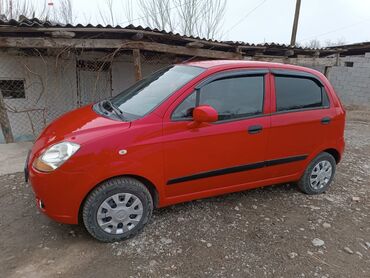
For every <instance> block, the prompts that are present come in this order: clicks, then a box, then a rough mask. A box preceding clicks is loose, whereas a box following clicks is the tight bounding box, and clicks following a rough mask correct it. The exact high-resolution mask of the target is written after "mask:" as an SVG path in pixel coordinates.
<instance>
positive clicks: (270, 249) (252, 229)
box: [0, 111, 370, 278]
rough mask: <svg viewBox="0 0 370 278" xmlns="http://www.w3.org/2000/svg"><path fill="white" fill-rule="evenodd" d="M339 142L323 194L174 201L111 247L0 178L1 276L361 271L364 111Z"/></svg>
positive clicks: (287, 192) (367, 238) (369, 266)
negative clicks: (56, 218)
mask: <svg viewBox="0 0 370 278" xmlns="http://www.w3.org/2000/svg"><path fill="white" fill-rule="evenodd" d="M346 140H347V146H346V153H345V157H344V159H343V161H342V162H341V163H340V165H339V166H338V169H337V174H336V178H335V181H334V183H333V184H332V187H331V189H330V190H329V191H328V192H327V193H326V194H322V195H319V196H307V195H304V194H302V193H300V192H299V191H298V190H297V189H296V188H295V186H294V185H288V184H286V185H279V186H272V187H266V188H262V189H256V190H250V191H246V192H242V193H234V194H229V195H225V196H220V197H217V198H210V199H205V200H200V201H194V202H190V203H185V204H181V205H176V206H172V207H168V208H164V209H159V210H156V211H155V213H154V217H153V218H152V220H151V221H150V223H149V225H148V226H147V227H146V228H145V229H144V231H143V232H142V233H141V234H140V235H139V236H137V237H135V238H133V239H131V240H128V241H125V242H120V243H113V244H103V243H99V242H97V241H95V240H93V239H92V238H91V237H90V236H89V235H88V234H87V232H86V231H85V230H84V229H83V228H82V227H78V226H69V225H62V224H57V223H55V222H53V221H51V220H49V219H48V218H47V217H45V216H44V215H42V214H40V213H39V212H38V210H37V209H36V206H35V203H34V198H33V193H32V190H31V188H30V187H29V186H28V185H26V184H25V183H24V182H23V175H22V174H21V173H17V174H12V175H4V176H1V177H0V198H1V199H0V250H1V253H0V273H1V274H0V276H1V277H113V276H114V277H205V276H209V277H321V278H322V277H370V113H368V112H358V111H357V112H356V111H353V112H349V113H348V122H347V127H346ZM314 243H315V244H316V245H321V246H315V244H314Z"/></svg>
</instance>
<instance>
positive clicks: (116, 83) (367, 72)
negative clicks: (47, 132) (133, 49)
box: [0, 51, 370, 143]
mask: <svg viewBox="0 0 370 278" xmlns="http://www.w3.org/2000/svg"><path fill="white" fill-rule="evenodd" d="M105 56H106V54H104V53H99V52H86V53H83V54H81V55H79V56H75V55H74V54H73V53H67V54H66V55H60V56H58V55H54V56H52V55H50V56H45V57H44V56H42V55H41V54H40V55H35V54H33V55H25V54H24V53H17V52H9V51H8V52H4V51H2V52H0V80H1V79H22V80H24V82H25V95H26V97H25V98H24V99H5V103H6V105H7V106H8V117H9V120H10V124H11V127H12V132H13V135H14V137H15V140H16V141H25V140H33V139H34V138H35V137H37V136H38V134H39V133H40V132H41V130H42V129H43V128H44V127H45V125H47V124H48V123H49V122H51V121H52V120H54V119H55V118H57V117H59V116H60V115H62V114H64V113H65V112H68V111H70V110H72V109H75V108H78V107H79V106H81V105H82V104H83V103H84V102H83V101H82V100H84V99H95V100H99V99H101V98H105V97H107V96H110V95H112V96H114V95H116V94H118V93H120V92H121V91H122V90H124V89H126V88H127V87H129V86H130V85H132V84H133V83H134V82H135V76H134V65H133V63H132V56H131V55H129V54H125V55H120V56H118V57H115V58H114V59H113V60H109V61H110V63H111V64H110V68H109V73H107V72H104V74H100V73H99V72H95V71H90V70H89V69H83V70H85V72H84V74H81V72H80V71H81V68H79V67H77V66H76V61H79V60H88V61H96V60H99V59H102V58H104V57H105ZM264 60H267V61H275V62H284V63H291V64H297V65H302V66H307V67H311V68H314V69H316V70H319V71H321V72H324V70H325V63H327V60H324V59H322V58H285V59H280V60H277V59H275V58H269V59H264ZM348 62H351V63H353V66H352V67H350V66H349V65H352V64H348ZM169 64H171V60H170V59H164V58H163V57H159V56H158V57H156V56H154V57H153V56H150V57H145V56H143V57H142V73H143V76H146V75H148V74H150V73H151V72H153V71H155V70H158V69H159V68H162V67H164V66H166V65H169ZM86 76H88V78H89V80H81V78H85V77H86ZM102 76H103V77H104V78H102ZM103 79H104V80H103ZM329 79H330V81H331V82H332V84H333V86H334V88H335V89H336V91H337V93H338V94H339V96H340V98H341V99H342V101H343V103H344V104H345V105H347V106H350V105H355V106H360V107H365V108H367V109H370V53H368V54H366V55H364V56H351V57H343V58H340V60H339V65H338V66H334V67H331V69H330V71H329ZM107 83H109V86H107ZM84 84H85V85H84ZM81 86H87V87H86V88H81ZM94 90H100V91H101V92H100V93H99V92H98V93H97V92H94ZM107 90H108V91H109V92H107ZM90 91H92V92H90ZM90 93H91V94H92V95H88V96H86V95H85V96H81V94H90ZM1 142H4V138H3V135H2V133H1V132H0V143H1Z"/></svg>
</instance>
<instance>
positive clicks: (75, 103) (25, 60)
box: [0, 49, 186, 143]
mask: <svg viewBox="0 0 370 278" xmlns="http://www.w3.org/2000/svg"><path fill="white" fill-rule="evenodd" d="M139 58H140V60H141V67H142V75H143V76H145V75H148V74H150V73H151V72H153V71H155V70H157V69H159V68H161V67H163V66H166V65H170V64H173V63H175V62H179V61H181V60H184V59H186V58H184V57H177V56H170V55H166V54H160V53H156V52H142V53H141V54H140V57H139ZM0 61H1V63H0V91H1V93H0V124H1V127H2V133H1V132H0V143H1V142H12V141H29V140H34V139H35V138H36V137H37V136H38V135H39V134H40V132H41V131H42V129H43V128H44V127H45V126H46V125H47V124H48V123H50V122H51V121H52V120H54V119H56V118H57V117H59V116H61V115H62V114H64V113H66V112H68V111H70V110H72V109H75V108H78V107H81V106H84V105H86V104H89V103H93V102H97V101H99V100H101V99H105V98H109V97H111V96H113V95H116V94H118V93H119V92H121V91H122V90H123V89H125V88H127V87H129V86H130V85H131V84H132V83H133V82H135V79H136V78H135V69H134V61H133V56H132V51H119V50H116V51H112V52H109V53H107V52H94V51H89V52H87V51H76V50H74V49H63V50H60V51H59V52H53V53H50V52H46V51H40V50H37V49H33V50H27V51H17V52H16V53H14V52H1V53H0Z"/></svg>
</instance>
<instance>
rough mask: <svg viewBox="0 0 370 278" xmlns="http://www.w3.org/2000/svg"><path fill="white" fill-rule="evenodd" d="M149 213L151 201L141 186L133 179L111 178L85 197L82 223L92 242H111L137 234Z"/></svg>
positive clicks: (146, 190)
mask: <svg viewBox="0 0 370 278" xmlns="http://www.w3.org/2000/svg"><path fill="white" fill-rule="evenodd" d="M152 211H153V199H152V196H151V194H150V192H149V190H148V189H147V188H146V186H145V185H144V184H143V183H141V182H140V181H138V180H136V179H133V178H126V177H122V178H113V179H110V180H107V181H105V182H103V183H102V184H101V185H99V186H98V187H97V188H96V189H94V190H93V191H92V192H91V193H90V194H89V195H88V197H87V198H86V201H85V203H84V205H83V210H82V219H83V223H84V225H85V227H86V230H87V231H88V232H89V233H90V234H91V235H92V236H93V237H94V238H96V239H97V240H99V241H102V242H114V241H121V240H125V239H128V238H130V237H133V236H134V235H136V234H138V233H139V232H140V231H141V230H142V228H143V227H144V226H145V224H146V223H147V222H148V221H149V219H150V217H151V215H152Z"/></svg>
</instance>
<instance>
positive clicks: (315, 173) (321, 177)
mask: <svg viewBox="0 0 370 278" xmlns="http://www.w3.org/2000/svg"><path fill="white" fill-rule="evenodd" d="M332 170H333V169H332V166H331V164H330V162H329V161H327V160H322V161H320V162H319V163H317V164H316V165H315V167H313V169H312V172H311V175H310V185H311V187H312V188H313V189H315V190H319V189H322V188H323V187H324V186H325V185H327V183H328V182H329V180H330V178H331V175H332Z"/></svg>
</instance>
